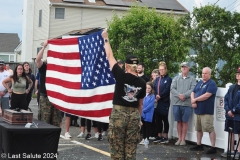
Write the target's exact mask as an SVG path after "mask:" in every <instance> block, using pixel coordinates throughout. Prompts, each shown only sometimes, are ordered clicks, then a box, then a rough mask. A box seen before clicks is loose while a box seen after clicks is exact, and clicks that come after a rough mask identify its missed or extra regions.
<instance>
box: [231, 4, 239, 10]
mask: <svg viewBox="0 0 240 160" xmlns="http://www.w3.org/2000/svg"><path fill="white" fill-rule="evenodd" d="M239 5H240V3H239V4H238V5H236V6H234V7H233V8H232V9H231V10H230V11H232V10H234V9H235V8H236V7H237V6H239Z"/></svg>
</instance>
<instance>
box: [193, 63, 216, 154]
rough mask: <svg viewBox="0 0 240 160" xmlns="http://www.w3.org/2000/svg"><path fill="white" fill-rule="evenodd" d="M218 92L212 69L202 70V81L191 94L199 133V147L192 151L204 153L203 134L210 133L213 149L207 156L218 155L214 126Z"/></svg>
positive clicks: (196, 127) (196, 128)
mask: <svg viewBox="0 0 240 160" xmlns="http://www.w3.org/2000/svg"><path fill="white" fill-rule="evenodd" d="M216 92H217V85H216V83H215V82H214V81H213V80H212V79H211V69H210V68H209V67H205V68H203V70H202V80H201V81H199V82H198V83H197V85H196V86H195V88H194V90H193V92H192V93H191V103H192V107H193V108H194V113H195V114H196V116H195V130H196V131H197V145H196V146H195V147H192V148H190V150H191V151H203V146H202V145H201V141H202V136H203V132H209V137H210V141H211V146H212V147H211V148H210V149H209V150H208V151H207V152H206V153H207V154H212V153H216V152H217V150H216V148H215V142H216V133H215V131H214V126H213V119H214V117H213V114H214V101H215V96H216Z"/></svg>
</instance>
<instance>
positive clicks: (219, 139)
mask: <svg viewBox="0 0 240 160" xmlns="http://www.w3.org/2000/svg"><path fill="white" fill-rule="evenodd" d="M230 85H231V84H230V83H229V84H227V85H226V88H220V87H219V88H218V90H217V94H216V98H215V106H214V129H215V132H216V144H215V146H216V147H217V148H222V149H224V150H225V151H226V150H227V143H228V133H227V132H225V131H224V125H225V110H224V96H225V94H226V93H227V91H228V88H229V86H230ZM168 119H169V125H170V127H169V135H168V136H169V138H171V137H178V134H177V122H175V121H174V116H173V107H172V105H171V107H170V110H169V116H168ZM186 140H189V141H192V142H196V141H197V136H196V131H195V127H194V111H193V113H192V116H191V117H190V119H189V123H188V132H187V135H186ZM202 144H205V145H209V146H210V145H211V142H210V138H209V133H204V134H203V138H202Z"/></svg>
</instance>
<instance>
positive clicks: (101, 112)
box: [52, 103, 112, 118]
mask: <svg viewBox="0 0 240 160" xmlns="http://www.w3.org/2000/svg"><path fill="white" fill-rule="evenodd" d="M52 104H53V105H54V106H55V107H56V108H58V109H60V110H61V111H63V112H66V113H70V114H73V115H77V116H86V117H99V118H101V117H106V116H110V114H111V111H112V108H106V109H102V110H93V111H86V110H71V109H67V108H63V107H61V106H58V105H56V104H54V103H52Z"/></svg>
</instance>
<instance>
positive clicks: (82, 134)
mask: <svg viewBox="0 0 240 160" xmlns="http://www.w3.org/2000/svg"><path fill="white" fill-rule="evenodd" d="M84 135H85V134H84V133H83V132H81V133H80V134H79V135H78V136H77V138H83V137H84Z"/></svg>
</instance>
